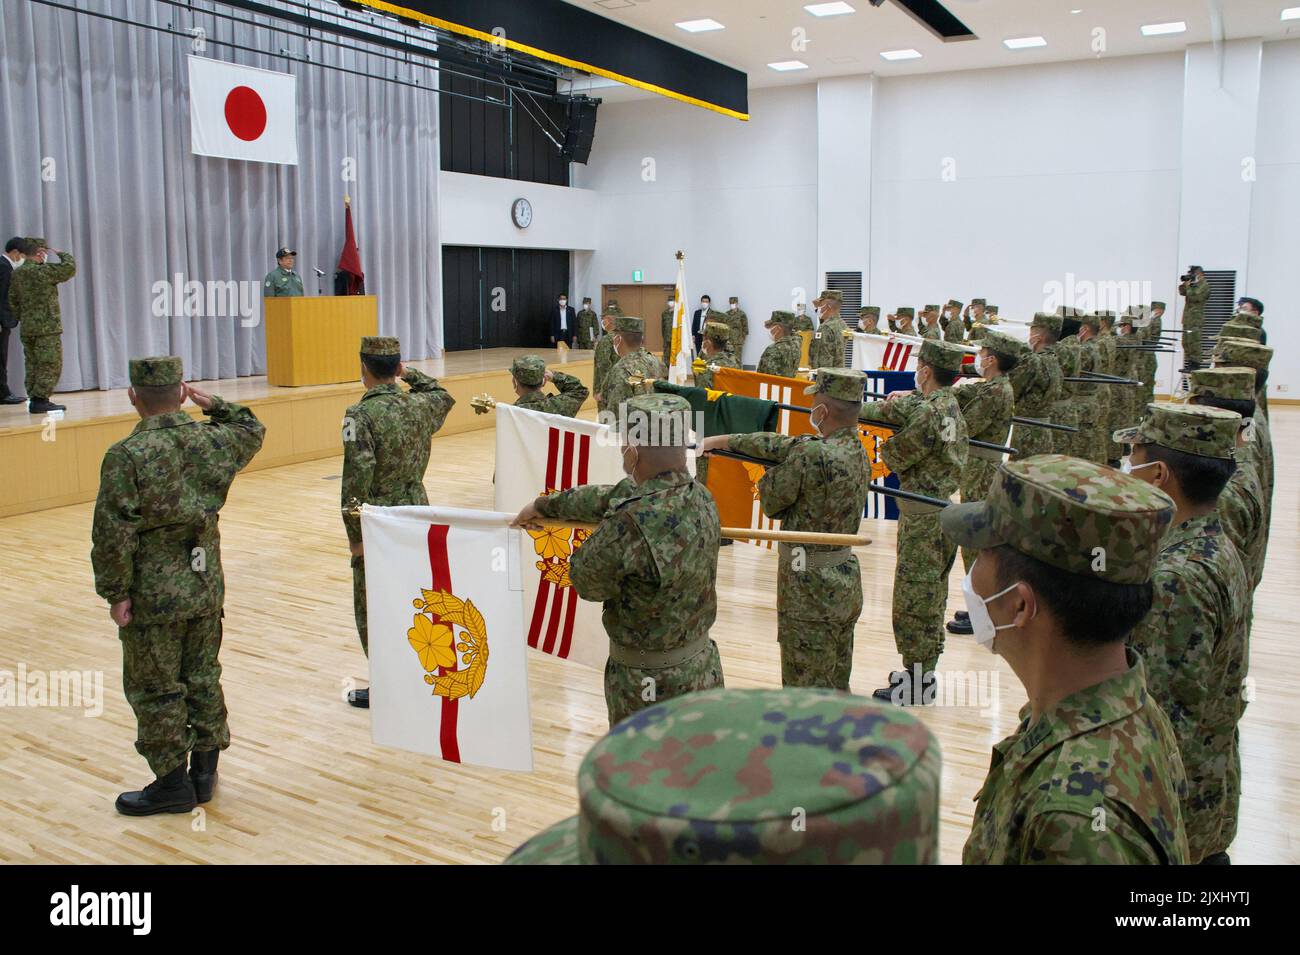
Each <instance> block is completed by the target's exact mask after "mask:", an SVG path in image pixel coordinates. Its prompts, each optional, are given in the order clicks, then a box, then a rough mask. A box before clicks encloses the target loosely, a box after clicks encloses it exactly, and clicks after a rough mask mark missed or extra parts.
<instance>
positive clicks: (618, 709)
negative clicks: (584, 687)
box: [605, 640, 725, 726]
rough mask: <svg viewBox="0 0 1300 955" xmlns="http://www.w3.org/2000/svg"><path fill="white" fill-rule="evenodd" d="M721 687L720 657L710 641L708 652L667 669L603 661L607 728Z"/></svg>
mask: <svg viewBox="0 0 1300 955" xmlns="http://www.w3.org/2000/svg"><path fill="white" fill-rule="evenodd" d="M722 686H725V684H724V683H723V682H722V658H721V657H720V656H718V645H717V644H716V643H714V642H713V641H712V640H710V641H709V646H708V649H706V650H701V651H700V652H699V653H697V654H695V656H693V657H691V658H690V659H689V660H686V661H683V662H682V663H678V664H676V665H675V666H670V667H657V668H654V669H643V668H641V667H633V666H628V665H627V664H625V663H615V662H614V661H613V660H606V661H605V709H606V710H607V711H608V713H609V725H610V726H613V725H614V724H615V723H617V722H618V721H619V720H621V719H623V718H625V717H628V716H631V715H632V714H633V713H635V712H636V711H637V710H643V709H645V708H646V707H647V706H654V705H655V704H656V703H662V702H663V701H664V700H670V699H672V698H673V697H675V696H685V695H686V694H687V693H697V692H699V691H700V690H713V689H717V688H718V687H722Z"/></svg>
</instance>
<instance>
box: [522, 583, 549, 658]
mask: <svg viewBox="0 0 1300 955" xmlns="http://www.w3.org/2000/svg"><path fill="white" fill-rule="evenodd" d="M550 593H551V582H550V581H549V580H547V579H546V578H545V577H543V578H542V579H541V580H540V581H539V582H538V584H537V599H536V600H535V601H533V619H532V620H531V621H530V622H529V624H528V645H529V646H530V647H535V646H537V638H538V637H539V636H541V633H542V621H543V620H544V619H545V615H546V602H547V598H548V597H549V596H550Z"/></svg>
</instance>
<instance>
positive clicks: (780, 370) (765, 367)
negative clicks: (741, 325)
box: [758, 312, 803, 378]
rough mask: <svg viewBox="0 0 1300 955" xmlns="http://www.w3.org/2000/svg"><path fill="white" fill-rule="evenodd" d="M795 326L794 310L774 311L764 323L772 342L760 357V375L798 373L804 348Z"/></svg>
mask: <svg viewBox="0 0 1300 955" xmlns="http://www.w3.org/2000/svg"><path fill="white" fill-rule="evenodd" d="M793 326H794V313H793V312H773V313H772V317H771V318H769V319H768V320H767V321H765V322H764V323H763V327H764V328H766V329H767V330H768V331H769V332H770V333H771V335H772V344H770V345H768V346H767V347H766V348H764V349H763V355H762V357H761V358H759V359H758V373H759V374H760V375H776V376H777V377H779V378H793V377H794V376H795V375H796V374H798V372H799V357H800V355H801V353H802V352H803V348H802V347H801V346H800V343H799V338H798V336H796V335H795V333H794V330H793Z"/></svg>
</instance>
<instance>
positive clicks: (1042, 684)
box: [940, 455, 1187, 865]
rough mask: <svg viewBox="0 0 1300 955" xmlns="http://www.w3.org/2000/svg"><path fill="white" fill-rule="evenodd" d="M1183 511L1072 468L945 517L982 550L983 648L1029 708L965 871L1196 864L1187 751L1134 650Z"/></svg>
mask: <svg viewBox="0 0 1300 955" xmlns="http://www.w3.org/2000/svg"><path fill="white" fill-rule="evenodd" d="M1173 513H1174V504H1173V502H1172V501H1171V500H1170V499H1169V498H1168V497H1167V496H1166V495H1165V494H1163V493H1162V492H1160V491H1158V490H1156V489H1155V488H1152V487H1148V486H1147V485H1145V484H1143V483H1142V482H1141V481H1139V480H1138V479H1137V478H1135V477H1130V476H1129V475H1127V474H1121V473H1119V472H1118V471H1113V470H1111V469H1109V468H1104V467H1100V466H1098V465H1095V464H1092V463H1090V462H1087V461H1080V460H1078V459H1077V458H1065V457H1061V456H1059V455H1047V456H1043V457H1037V458H1033V459H1030V460H1028V461H1009V462H1007V463H1006V464H1003V465H1002V466H1001V467H1000V468H999V469H998V473H997V476H996V477H995V478H994V480H993V487H992V488H991V489H990V490H989V496H988V498H987V499H986V500H985V501H984V502H982V503H978V504H976V503H970V504H958V505H956V506H954V507H949V508H946V509H945V511H944V513H943V515H942V517H941V518H940V521H941V523H942V525H943V530H944V533H945V534H946V535H948V536H949V537H950V538H951V539H952V540H953V541H955V542H956V543H958V544H960V545H961V546H962V547H972V548H975V549H976V550H978V551H979V557H978V559H977V560H976V561H975V565H974V566H973V567H972V568H971V571H970V573H969V574H967V576H966V579H965V580H964V581H963V582H962V591H963V593H964V595H965V598H966V609H967V612H968V613H969V614H970V618H971V621H972V622H973V623H974V629H975V639H976V640H977V641H978V642H979V643H980V644H981V645H982V646H984V647H986V648H987V649H989V650H990V651H992V652H993V653H996V654H997V655H998V656H1000V657H1002V658H1004V659H1005V660H1006V661H1007V663H1008V664H1009V665H1010V667H1011V669H1012V670H1013V671H1015V674H1016V676H1017V677H1018V678H1019V679H1020V682H1021V683H1023V684H1024V685H1025V692H1026V694H1027V695H1028V697H1029V702H1028V703H1026V704H1025V707H1024V709H1022V710H1021V711H1020V718H1021V723H1020V727H1019V729H1017V730H1016V732H1015V733H1013V734H1012V735H1011V736H1008V737H1007V738H1006V739H1004V740H1003V741H1002V742H1000V743H998V744H997V745H996V746H994V747H993V759H992V761H991V763H990V765H989V771H988V775H987V777H986V778H985V780H984V785H983V786H982V787H981V788H980V791H979V793H978V794H977V795H976V804H975V821H974V824H973V825H972V826H971V833H970V837H969V838H968V839H967V840H966V847H965V848H964V849H963V850H962V862H963V863H964V864H966V865H982V864H993V865H998V864H1008V863H1009V864H1024V863H1049V864H1050V863H1089V864H1096V863H1119V864H1173V865H1181V864H1183V863H1186V862H1187V835H1186V832H1185V831H1184V829H1183V820H1182V815H1181V810H1180V803H1181V801H1182V800H1183V798H1184V797H1185V795H1186V792H1187V783H1186V780H1185V779H1184V776H1183V766H1182V761H1181V760H1180V759H1179V756H1178V740H1177V737H1175V736H1174V731H1173V728H1172V727H1171V726H1170V724H1169V719H1168V717H1166V716H1165V714H1164V711H1163V710H1161V709H1160V706H1159V705H1158V704H1157V703H1156V701H1155V698H1154V697H1153V696H1152V695H1151V694H1150V693H1148V692H1147V686H1146V671H1145V667H1144V664H1143V661H1142V658H1141V657H1140V656H1138V655H1137V654H1136V653H1133V652H1132V651H1129V650H1126V648H1125V646H1124V639H1125V637H1127V636H1128V634H1129V631H1130V630H1131V629H1132V628H1133V627H1134V626H1136V625H1137V624H1138V622H1139V621H1141V620H1142V618H1143V617H1144V616H1146V613H1147V611H1148V610H1149V609H1150V607H1151V594H1152V586H1151V574H1152V571H1153V569H1154V567H1155V564H1156V555H1157V553H1158V551H1159V547H1160V539H1161V537H1162V536H1163V535H1164V533H1165V531H1166V530H1168V528H1169V524H1170V521H1171V520H1172V518H1173ZM1099 554H1102V555H1104V556H1105V560H1098V559H1097V558H1098V555H1099Z"/></svg>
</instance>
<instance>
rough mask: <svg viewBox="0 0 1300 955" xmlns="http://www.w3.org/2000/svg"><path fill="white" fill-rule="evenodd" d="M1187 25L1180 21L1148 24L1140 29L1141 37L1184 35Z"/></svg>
mask: <svg viewBox="0 0 1300 955" xmlns="http://www.w3.org/2000/svg"><path fill="white" fill-rule="evenodd" d="M1186 32H1187V24H1186V23H1184V22H1183V21H1182V20H1179V21H1177V22H1176V23H1148V24H1146V25H1145V26H1143V27H1142V35H1143V36H1168V35H1169V34H1171V33H1186Z"/></svg>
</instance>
